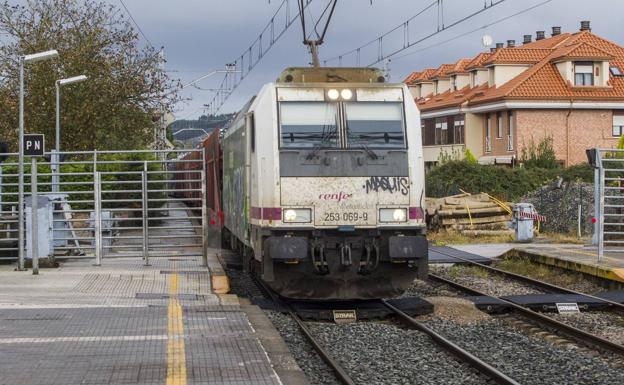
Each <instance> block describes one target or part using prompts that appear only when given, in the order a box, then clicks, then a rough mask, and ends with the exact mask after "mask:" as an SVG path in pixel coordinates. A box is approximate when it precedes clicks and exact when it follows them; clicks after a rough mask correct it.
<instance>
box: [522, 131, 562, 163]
mask: <svg viewBox="0 0 624 385" xmlns="http://www.w3.org/2000/svg"><path fill="white" fill-rule="evenodd" d="M520 163H522V164H523V165H524V167H526V168H545V169H554V168H559V162H558V161H557V156H556V155H555V149H554V147H553V138H552V136H546V137H544V138H542V140H540V142H539V143H538V144H535V142H534V141H533V139H531V142H529V144H528V146H526V147H524V148H523V149H522V156H520Z"/></svg>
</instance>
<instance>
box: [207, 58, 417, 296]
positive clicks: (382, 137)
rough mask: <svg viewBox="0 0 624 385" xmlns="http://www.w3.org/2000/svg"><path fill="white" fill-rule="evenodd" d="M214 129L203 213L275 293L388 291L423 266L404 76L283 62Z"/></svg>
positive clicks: (411, 109)
mask: <svg viewBox="0 0 624 385" xmlns="http://www.w3.org/2000/svg"><path fill="white" fill-rule="evenodd" d="M221 135H222V137H221V138H219V137H218V134H217V133H215V134H213V137H211V138H208V140H207V141H206V142H205V143H207V144H209V146H210V147H211V150H210V151H207V154H208V155H207V162H208V163H209V164H208V167H207V170H208V172H209V175H208V191H209V192H210V193H211V194H213V195H214V196H215V198H214V199H212V203H210V205H211V206H212V207H210V208H209V209H210V210H211V211H212V213H211V214H212V215H211V218H212V219H211V223H212V225H214V224H215V223H216V224H217V227H221V226H222V227H223V231H224V234H227V236H228V240H229V243H230V245H231V246H232V247H233V248H235V249H237V250H239V251H240V253H239V254H241V255H242V258H243V263H244V265H245V266H249V267H251V268H252V269H253V270H254V271H255V272H256V274H257V275H258V276H259V277H260V279H262V280H263V281H264V282H266V283H267V284H268V285H269V286H270V287H271V288H272V289H273V290H275V291H276V292H277V293H279V294H281V295H282V296H284V297H289V298H299V299H371V298H380V297H390V296H395V295H398V294H400V293H402V292H403V291H404V290H405V289H406V288H407V286H409V285H410V283H411V282H412V281H413V279H414V278H416V277H425V276H426V275H427V240H426V238H425V223H424V213H423V205H424V194H425V191H424V187H425V186H424V165H423V154H422V144H421V125H420V117H419V112H418V110H417V108H416V104H415V103H414V100H413V98H412V97H411V95H410V92H409V90H408V89H407V87H406V86H405V85H404V84H387V83H384V77H383V74H382V73H381V72H380V71H379V70H376V69H371V68H289V69H287V70H285V71H284V72H283V73H282V74H281V76H280V77H279V79H278V80H277V82H275V83H269V84H266V85H265V86H264V87H263V88H262V89H261V90H260V92H259V93H258V95H257V96H255V97H254V98H253V99H252V100H251V101H250V102H249V103H248V104H247V105H246V106H245V107H244V108H243V109H242V110H241V111H240V112H239V113H238V114H237V116H236V118H235V119H234V121H233V122H232V124H231V126H230V127H229V129H227V130H226V131H225V132H222V133H221ZM216 141H219V142H220V149H221V151H220V153H219V151H215V150H214V147H215V146H214V143H215V142H216ZM216 164H220V168H219V169H217V168H216V166H215V165H216ZM221 173H222V180H220V177H219V175H220V174H221ZM211 190H213V191H211ZM209 201H210V200H209ZM213 228H214V226H213Z"/></svg>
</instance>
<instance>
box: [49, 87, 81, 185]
mask: <svg viewBox="0 0 624 385" xmlns="http://www.w3.org/2000/svg"><path fill="white" fill-rule="evenodd" d="M85 80H87V77H86V76H85V75H79V76H74V77H71V78H67V79H59V80H57V81H56V136H55V141H54V154H53V156H52V192H59V179H60V178H59V169H60V167H61V165H60V162H61V156H60V154H59V151H61V86H64V85H67V84H72V83H78V82H82V81H85Z"/></svg>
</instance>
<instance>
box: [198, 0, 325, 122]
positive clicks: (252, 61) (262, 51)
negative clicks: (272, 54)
mask: <svg viewBox="0 0 624 385" xmlns="http://www.w3.org/2000/svg"><path fill="white" fill-rule="evenodd" d="M292 1H294V0H283V1H282V2H281V3H280V5H279V6H278V7H277V10H276V11H275V13H274V14H273V16H272V17H271V19H270V20H269V22H268V23H267V24H266V26H265V27H264V28H263V29H262V31H260V34H259V35H258V37H257V38H256V39H255V40H254V41H253V42H252V43H251V44H250V45H249V48H247V49H245V50H244V51H243V52H242V53H241V54H240V55H239V56H238V57H237V59H236V60H233V61H231V62H230V64H229V65H228V66H230V67H229V68H230V69H231V70H230V71H228V72H227V73H226V74H225V76H224V77H223V81H222V82H221V84H220V85H219V86H218V87H217V88H218V89H219V90H220V91H217V92H216V93H215V95H214V96H213V98H212V99H211V101H210V102H209V103H208V104H207V105H206V106H207V107H206V108H205V109H204V110H206V109H208V110H209V113H211V114H216V113H218V112H219V110H220V109H221V107H222V106H223V104H225V102H226V101H227V100H228V98H229V97H230V95H232V93H233V92H234V90H235V89H236V88H238V86H239V85H240V84H241V83H242V81H243V80H244V79H245V78H246V77H247V75H249V73H250V72H251V71H252V70H253V69H254V68H255V67H256V65H257V64H258V63H259V62H260V61H261V60H262V59H263V58H264V56H265V55H266V54H267V53H268V52H269V50H270V49H271V48H272V47H273V46H274V45H275V43H276V42H277V41H278V40H279V39H280V38H281V37H282V36H283V35H284V33H286V31H287V30H288V29H289V28H290V26H291V25H292V24H293V23H294V22H295V21H296V20H297V19H298V18H299V13H295V14H294V15H292V14H291V9H290V5H291V3H292ZM296 1H299V0H296ZM312 1H313V0H303V2H304V4H303V7H304V9H305V8H307V7H308V6H309V5H310V3H312ZM281 21H284V24H281ZM267 35H268V36H267ZM267 39H268V44H266V42H267ZM263 43H264V44H263Z"/></svg>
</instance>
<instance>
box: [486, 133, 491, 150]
mask: <svg viewBox="0 0 624 385" xmlns="http://www.w3.org/2000/svg"><path fill="white" fill-rule="evenodd" d="M485 152H492V140H491V139H490V137H489V136H486V137H485Z"/></svg>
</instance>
